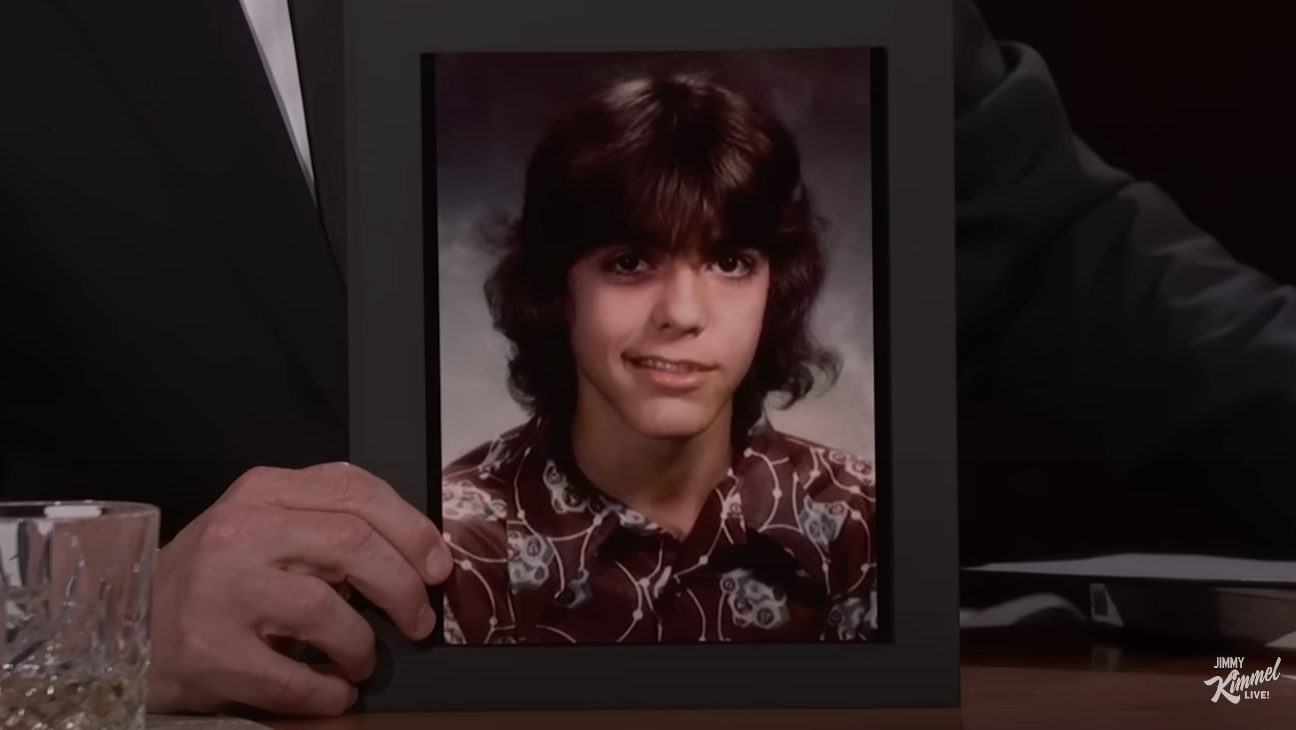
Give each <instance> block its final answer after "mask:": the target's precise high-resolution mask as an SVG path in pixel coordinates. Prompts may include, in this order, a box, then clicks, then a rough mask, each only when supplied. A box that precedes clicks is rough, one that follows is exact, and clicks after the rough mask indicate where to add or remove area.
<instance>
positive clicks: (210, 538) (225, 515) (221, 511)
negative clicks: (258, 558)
mask: <svg viewBox="0 0 1296 730" xmlns="http://www.w3.org/2000/svg"><path fill="white" fill-rule="evenodd" d="M251 523H252V515H251V514H249V510H247V509H244V508H243V507H239V506H237V505H233V504H228V503H219V504H215V505H213V506H212V507H211V508H210V509H208V510H207V513H206V514H205V515H204V519H203V521H202V525H201V530H200V531H199V534H198V542H199V545H200V546H202V547H204V548H207V549H212V548H219V547H222V546H225V545H228V544H230V543H232V542H234V541H237V540H239V539H240V538H241V537H242V536H243V534H244V532H245V531H246V530H247V529H248V527H249V526H250V525H251Z"/></svg>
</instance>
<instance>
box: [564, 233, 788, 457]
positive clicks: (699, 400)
mask: <svg viewBox="0 0 1296 730" xmlns="http://www.w3.org/2000/svg"><path fill="white" fill-rule="evenodd" d="M568 293H569V297H570V309H569V317H570V325H571V326H570V332H571V347H572V352H573V354H574V356H575V360H576V370H577V380H578V387H577V409H578V411H579V412H580V413H581V415H582V416H583V417H593V418H596V419H597V418H601V417H606V416H610V415H614V416H617V417H619V418H620V420H621V421H622V422H624V423H625V424H626V425H627V426H629V427H630V428H631V429H632V430H633V431H635V432H636V433H638V434H640V435H641V436H644V437H647V438H666V439H680V438H688V437H690V436H694V435H696V434H699V433H701V432H703V431H705V430H706V429H707V428H708V427H710V426H711V425H712V424H714V423H715V422H716V420H717V419H718V418H720V417H722V416H723V417H729V416H731V414H732V409H731V408H730V404H731V402H732V399H733V394H734V391H735V390H737V388H738V385H739V384H740V383H741V382H742V380H743V378H744V377H745V376H746V375H747V371H748V370H749V369H750V368H751V364H752V359H753V357H754V356H755V353H756V346H757V344H758V343H759V341H760V336H761V323H762V321H763V319H764V316H765V301H766V297H767V295H768V293H769V267H768V264H767V262H766V261H765V259H764V257H762V256H761V255H760V254H758V253H756V252H754V251H744V250H739V251H734V252H732V253H728V254H724V255H718V256H715V257H704V256H702V255H700V254H697V253H692V254H683V255H679V256H672V255H670V254H668V253H666V252H665V251H660V250H656V249H644V248H636V247H633V246H609V247H605V248H600V249H595V250H594V251H591V252H590V253H589V254H587V255H585V256H584V257H583V258H581V259H580V260H579V261H577V262H576V264H575V265H574V266H573V267H572V269H571V272H570V274H569V275H568Z"/></svg>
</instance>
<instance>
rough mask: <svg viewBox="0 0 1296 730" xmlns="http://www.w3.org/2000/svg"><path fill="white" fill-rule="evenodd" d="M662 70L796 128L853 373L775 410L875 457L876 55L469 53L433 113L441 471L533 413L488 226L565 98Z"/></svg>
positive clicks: (444, 58)
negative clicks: (504, 317)
mask: <svg viewBox="0 0 1296 730" xmlns="http://www.w3.org/2000/svg"><path fill="white" fill-rule="evenodd" d="M658 70H672V71H673V70H686V71H687V70H695V71H696V70H703V71H710V72H712V73H713V74H715V75H716V76H717V77H718V80H720V81H723V82H725V83H727V84H729V85H731V86H734V87H735V88H736V89H737V90H739V91H741V92H744V93H746V94H748V95H749V96H752V97H754V98H755V99H756V100H757V101H759V102H761V103H763V104H764V105H765V106H766V107H767V108H769V109H770V110H771V111H773V112H774V113H775V114H777V115H778V116H779V117H781V118H782V120H783V122H784V123H785V124H787V125H788V126H789V127H790V128H791V129H792V131H793V133H794V134H795V135H796V138H797V141H798V143H799V144H800V148H801V152H802V155H803V160H804V176H805V179H806V182H807V183H808V185H809V187H810V189H811V192H812V194H813V195H814V197H815V200H816V202H817V207H818V210H819V213H820V215H821V216H823V217H824V218H825V219H826V220H827V222H828V226H829V228H828V244H829V247H830V255H831V263H830V268H829V277H828V284H827V286H826V288H825V290H824V292H823V295H822V297H821V298H820V302H819V308H818V311H817V313H816V327H817V330H818V333H819V335H820V337H821V338H822V339H823V340H824V341H825V342H827V343H829V344H830V345H832V346H834V347H836V348H837V349H838V351H839V352H840V354H841V356H842V360H843V369H842V374H841V378H840V380H839V381H838V382H837V384H836V385H835V386H834V387H833V388H832V389H831V390H828V391H823V392H816V393H815V394H813V395H811V396H810V397H809V398H808V399H807V400H805V401H802V402H801V403H799V404H798V405H796V406H795V407H793V408H792V409H790V410H787V411H771V417H772V419H773V421H774V423H775V425H776V426H777V427H778V428H780V429H782V430H784V431H786V432H788V433H791V434H794V435H797V436H802V437H805V438H808V439H810V440H813V441H818V442H820V443H824V444H827V445H830V446H834V447H838V448H842V449H846V450H849V451H852V452H854V453H856V454H858V455H860V456H864V457H872V456H873V455H874V447H873V443H874V441H873V285H872V282H873V269H872V237H871V231H872V216H871V213H872V210H871V205H870V200H871V198H870V195H871V187H872V185H871V183H872V180H871V166H870V154H869V152H870V150H869V141H870V130H869V57H868V52H867V51H866V50H863V49H859V50H856V49H838V50H797V51H756V52H752V51H743V52H719V53H678V54H676V53H669V54H667V53H615V54H609V53H599V54H456V55H441V56H438V57H437V58H436V62H435V73H436V78H435V85H434V87H433V88H435V95H436V99H435V109H436V113H435V119H429V120H425V124H435V130H436V135H435V139H436V142H435V144H436V160H437V162H436V165H437V169H436V180H437V190H436V196H435V199H436V205H437V237H438V238H437V240H438V251H437V254H438V257H439V265H440V275H439V281H438V282H437V286H438V295H439V301H440V330H441V332H440V350H441V355H440V369H441V372H440V382H441V414H440V418H441V434H442V453H441V462H442V465H445V464H448V463H450V462H451V461H453V460H454V459H456V458H458V457H459V456H461V455H463V454H464V453H465V452H466V451H468V450H470V449H472V448H473V447H475V446H477V445H479V444H481V443H482V442H484V441H487V440H489V439H491V438H493V437H495V436H497V435H498V434H500V433H501V432H503V431H505V430H508V429H510V428H512V427H514V426H516V425H518V424H520V423H522V421H523V420H524V419H525V414H524V412H523V411H522V410H521V409H520V408H519V407H518V406H517V405H516V404H515V403H514V402H513V400H512V399H511V398H510V397H509V395H508V390H507V387H506V373H507V370H506V360H507V357H508V346H507V343H506V341H505V340H504V339H503V338H502V337H501V336H500V335H498V334H496V332H495V331H494V329H493V328H492V327H491V322H490V317H489V314H488V313H487V311H486V304H485V299H484V298H483V295H482V283H483V282H484V281H485V277H486V273H487V270H488V268H489V267H490V265H491V259H490V257H489V254H488V253H487V252H486V250H485V247H484V245H483V243H482V232H483V230H485V228H484V227H485V226H488V225H489V224H490V223H491V222H492V221H493V220H496V219H497V218H498V217H499V216H500V215H501V214H506V215H510V216H511V215H514V214H516V213H517V212H518V210H519V207H520V205H521V202H522V176H523V172H524V168H525V165H526V162H527V158H528V156H529V155H530V152H531V149H532V147H533V146H534V145H535V143H536V142H537V141H538V139H539V137H540V134H541V132H542V130H543V128H544V127H545V125H546V124H547V123H548V122H549V121H550V119H551V118H552V117H553V116H554V114H556V113H557V111H558V110H559V109H560V108H561V107H562V106H563V105H564V104H566V103H569V102H571V101H572V100H574V99H576V98H578V97H579V96H581V95H583V94H585V93H587V92H589V91H590V90H592V89H594V88H596V87H598V86H601V85H602V84H603V83H605V82H610V81H615V80H617V79H619V78H622V77H624V76H627V75H631V74H634V73H636V72H651V71H658ZM430 141H431V140H429V142H430ZM436 417H437V416H436V414H429V418H436Z"/></svg>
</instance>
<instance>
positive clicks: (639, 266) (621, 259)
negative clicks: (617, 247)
mask: <svg viewBox="0 0 1296 730" xmlns="http://www.w3.org/2000/svg"><path fill="white" fill-rule="evenodd" d="M603 268H604V269H605V270H607V271H609V272H611V273H613V274H617V275H619V276H633V275H636V274H642V273H644V272H645V271H647V270H648V262H647V261H646V260H644V257H642V256H640V255H638V254H633V253H623V254H617V255H616V256H613V257H611V258H609V259H607V261H605V262H604V265H603Z"/></svg>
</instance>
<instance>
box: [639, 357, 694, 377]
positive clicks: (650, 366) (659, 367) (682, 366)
mask: <svg viewBox="0 0 1296 730" xmlns="http://www.w3.org/2000/svg"><path fill="white" fill-rule="evenodd" d="M625 361H626V362H628V363H629V364H630V365H631V366H633V367H636V368H640V369H642V370H653V371H656V372H662V373H680V374H682V375H688V374H695V373H707V372H711V371H712V370H715V369H716V367H715V366H714V365H704V364H702V363H699V362H694V361H692V360H668V359H666V358H662V357H647V356H645V357H639V356H634V355H627V356H626V357H625Z"/></svg>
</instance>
